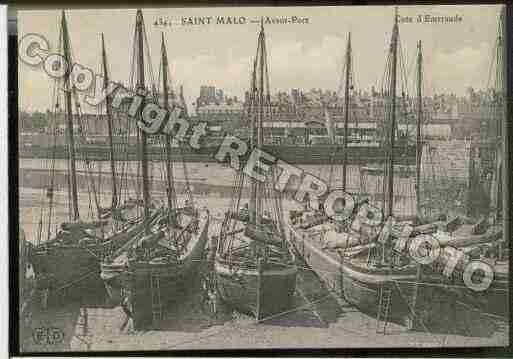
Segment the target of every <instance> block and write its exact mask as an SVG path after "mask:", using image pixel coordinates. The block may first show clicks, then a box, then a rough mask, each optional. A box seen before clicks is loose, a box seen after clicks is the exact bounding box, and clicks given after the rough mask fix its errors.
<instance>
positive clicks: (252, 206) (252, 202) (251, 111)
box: [248, 46, 258, 224]
mask: <svg viewBox="0 0 513 359" xmlns="http://www.w3.org/2000/svg"><path fill="white" fill-rule="evenodd" d="M257 54H258V46H257ZM257 56H258V55H257ZM257 56H256V57H255V60H254V61H253V73H252V76H251V93H250V99H249V106H248V115H249V119H250V146H251V149H253V148H255V147H256V128H257V124H256V116H255V102H256V96H257V94H256V90H257V87H256V86H257V84H256V73H257ZM256 191H257V189H256V181H255V180H254V179H252V180H251V197H250V199H249V219H250V223H253V224H254V223H256V207H257V205H256V197H257V195H256Z"/></svg>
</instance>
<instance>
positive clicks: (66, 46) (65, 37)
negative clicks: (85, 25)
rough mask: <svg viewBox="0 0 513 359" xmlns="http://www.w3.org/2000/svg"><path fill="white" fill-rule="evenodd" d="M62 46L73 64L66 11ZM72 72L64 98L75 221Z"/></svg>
mask: <svg viewBox="0 0 513 359" xmlns="http://www.w3.org/2000/svg"><path fill="white" fill-rule="evenodd" d="M61 28H62V44H63V52H64V54H63V55H64V59H65V61H66V63H67V64H72V63H73V60H72V59H71V51H70V44H69V33H68V25H67V23H66V15H65V14H64V10H63V11H62V21H61ZM70 76H71V72H70V71H66V74H65V75H64V96H65V99H66V125H67V126H66V127H67V132H68V145H69V162H70V171H71V173H70V174H69V175H70V180H69V185H70V195H71V210H72V214H73V215H72V218H73V220H78V219H79V218H80V213H79V211H78V190H77V169H76V155H75V138H74V135H73V108H72V104H71V92H72V91H73V87H72V84H71V78H70Z"/></svg>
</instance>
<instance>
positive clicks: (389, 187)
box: [386, 8, 399, 217]
mask: <svg viewBox="0 0 513 359" xmlns="http://www.w3.org/2000/svg"><path fill="white" fill-rule="evenodd" d="M398 36H399V27H398V25H397V8H396V9H395V18H394V28H393V32H392V43H391V44H390V52H391V54H392V79H391V84H390V88H389V96H391V100H392V104H391V108H390V115H391V118H390V119H391V121H390V132H389V136H390V145H389V148H388V151H389V155H388V163H387V166H388V169H387V177H388V178H387V180H388V185H387V190H388V191H387V205H388V207H387V208H386V216H387V217H388V216H391V215H392V213H393V208H394V145H395V117H396V91H397V89H396V86H397V41H398Z"/></svg>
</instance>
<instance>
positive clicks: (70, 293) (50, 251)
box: [31, 223, 144, 299]
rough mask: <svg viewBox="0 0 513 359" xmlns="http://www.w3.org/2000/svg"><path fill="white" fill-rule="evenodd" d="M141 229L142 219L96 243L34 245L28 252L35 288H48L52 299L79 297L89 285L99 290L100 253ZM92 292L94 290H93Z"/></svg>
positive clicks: (100, 285) (110, 250) (114, 246)
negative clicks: (35, 283) (34, 278)
mask: <svg viewBox="0 0 513 359" xmlns="http://www.w3.org/2000/svg"><path fill="white" fill-rule="evenodd" d="M143 229H144V226H143V224H142V223H141V224H137V225H134V226H133V227H131V228H129V229H127V230H124V231H121V232H118V233H116V234H114V235H113V236H112V237H111V238H110V239H108V240H107V241H105V242H103V243H99V244H70V245H58V246H52V245H49V246H40V247H36V248H35V249H34V251H33V252H32V255H31V261H32V263H33V266H34V271H35V273H36V278H37V283H38V289H45V290H48V293H49V295H50V297H49V298H52V299H53V298H58V297H67V298H73V297H82V296H83V295H84V293H90V292H91V289H95V290H96V289H100V290H101V289H102V287H103V284H102V280H101V278H100V260H101V257H102V256H104V255H107V254H108V253H111V252H113V251H115V250H117V249H119V248H120V247H122V246H123V245H124V244H126V243H127V242H128V241H129V240H130V239H131V238H133V237H134V236H136V235H138V234H139V233H141V232H142V230H143ZM84 290H86V291H85V292H84ZM63 292H64V293H65V295H64V296H63V295H62V294H63ZM95 293H96V294H97V291H95Z"/></svg>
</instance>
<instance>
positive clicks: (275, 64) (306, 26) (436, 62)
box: [18, 5, 501, 111]
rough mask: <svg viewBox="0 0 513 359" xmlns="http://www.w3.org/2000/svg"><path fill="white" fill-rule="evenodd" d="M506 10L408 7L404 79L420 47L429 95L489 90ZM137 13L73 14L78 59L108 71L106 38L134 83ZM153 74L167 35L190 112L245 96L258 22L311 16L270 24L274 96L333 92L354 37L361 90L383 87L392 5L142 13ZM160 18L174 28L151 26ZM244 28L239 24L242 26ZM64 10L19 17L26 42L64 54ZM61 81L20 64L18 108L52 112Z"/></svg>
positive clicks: (115, 62) (117, 71)
mask: <svg viewBox="0 0 513 359" xmlns="http://www.w3.org/2000/svg"><path fill="white" fill-rule="evenodd" d="M500 10H501V7H500V6H499V5H459V6H453V5H451V6H449V5H444V6H417V5H416V6H401V7H399V8H398V11H399V15H400V16H401V17H411V18H412V19H413V22H412V23H406V22H401V23H400V24H399V31H400V38H401V46H402V53H403V58H404V61H405V64H406V66H405V67H406V71H405V73H406V74H405V75H406V76H407V79H408V83H409V86H413V82H414V75H413V69H414V65H415V64H414V62H415V54H416V46H417V42H418V40H422V45H423V53H424V88H425V93H426V95H432V94H433V93H442V92H445V93H456V94H458V95H464V94H465V91H466V89H467V88H468V87H470V86H472V87H474V88H485V87H486V86H487V83H488V81H489V73H490V66H491V61H492V54H493V51H494V47H495V41H496V37H497V26H498V18H499V14H500ZM135 13H136V10H135V9H97V10H69V11H67V12H66V16H67V20H68V26H69V33H70V38H71V43H72V47H73V55H74V61H75V62H78V63H80V64H81V65H83V66H86V67H89V68H91V69H93V70H94V71H99V68H100V67H99V66H100V60H101V57H100V54H101V52H100V34H101V33H102V32H103V33H104V36H105V44H106V51H107V57H108V61H109V64H110V73H111V75H110V76H111V78H112V79H113V80H115V81H119V82H127V81H128V78H129V74H130V61H131V60H130V59H131V51H132V39H133V33H134V26H135ZM143 15H144V19H145V24H146V31H147V34H148V41H149V46H150V53H151V57H152V63H153V70H154V72H155V76H157V73H158V66H159V61H160V58H159V54H160V39H161V33H164V36H165V40H166V43H167V51H168V58H169V62H170V66H171V78H172V80H173V85H174V86H177V85H183V88H184V95H185V97H186V101H187V102H188V104H189V107H190V105H191V103H192V102H194V101H195V99H196V98H197V97H198V95H199V89H200V86H201V85H213V86H216V87H218V88H221V89H223V90H224V93H225V95H228V96H237V97H239V98H241V97H243V94H244V92H245V91H246V90H247V89H248V87H249V81H250V71H251V63H252V58H253V56H255V53H256V45H257V37H258V31H259V27H260V25H259V23H257V22H251V20H259V19H260V18H261V17H262V16H263V17H264V19H265V17H269V18H271V19H277V18H284V17H287V18H289V19H290V18H291V17H292V16H296V17H298V18H307V19H308V20H307V23H302V24H299V23H289V24H265V33H266V40H267V50H268V51H267V52H268V64H269V75H270V85H271V92H276V91H287V92H289V91H290V89H291V88H302V89H305V90H308V89H311V88H321V89H327V90H333V91H335V90H336V89H337V88H338V86H339V82H340V78H341V72H342V68H343V63H344V59H343V57H344V52H345V48H346V42H347V36H348V33H349V32H351V39H352V49H353V71H354V75H355V87H356V88H361V89H363V90H370V88H371V86H376V88H380V86H381V79H382V77H383V73H384V69H385V59H386V53H387V49H388V47H389V44H390V37H391V31H392V25H393V20H394V7H391V6H369V7H352V6H351V7H349V6H339V7H242V8H229V7H221V8H166V9H155V8H149V9H143ZM425 15H430V16H456V15H458V16H460V17H461V21H460V22H457V23H426V22H422V23H417V22H416V19H417V17H418V16H425ZM208 16H211V17H212V20H211V24H203V25H182V18H184V17H185V18H188V17H208ZM218 16H222V17H224V18H225V19H226V18H227V17H236V18H239V19H241V18H242V17H244V18H246V23H245V24H224V25H221V24H216V19H217V17H218ZM159 17H162V19H163V20H168V21H169V20H171V21H172V22H173V25H171V26H167V27H163V26H154V25H153V23H154V22H155V21H156V20H158V18H159ZM239 22H240V21H239ZM59 23H60V10H59V11H20V12H18V38H19V39H21V38H22V37H23V35H25V34H27V33H37V34H40V35H43V36H44V37H45V38H46V39H48V41H49V43H50V46H51V47H52V48H53V49H54V50H55V49H57V48H58V36H59ZM52 84H53V82H52V81H49V77H48V75H47V74H46V73H45V72H44V71H43V70H42V68H41V67H30V66H28V65H26V64H24V63H23V62H21V61H20V62H19V106H20V109H22V110H27V111H35V110H39V111H45V110H46V109H47V108H49V104H50V103H51V98H50V93H51V88H52V86H53V85H52Z"/></svg>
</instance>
